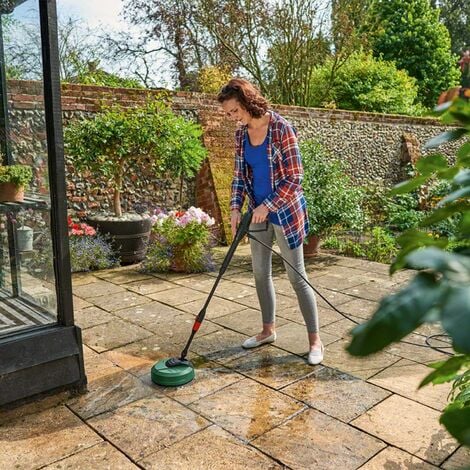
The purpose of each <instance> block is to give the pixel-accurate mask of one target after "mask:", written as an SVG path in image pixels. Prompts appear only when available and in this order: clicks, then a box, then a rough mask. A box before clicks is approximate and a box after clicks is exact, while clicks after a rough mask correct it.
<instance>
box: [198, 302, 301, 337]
mask: <svg viewBox="0 0 470 470" xmlns="http://www.w3.org/2000/svg"><path fill="white" fill-rule="evenodd" d="M242 308H244V307H242ZM207 317H208V318H213V320H212V321H213V322H214V323H217V324H218V325H220V326H223V327H225V328H229V329H230V330H234V331H238V332H240V333H243V334H245V335H249V336H254V335H256V334H258V333H259V329H260V328H259V325H260V321H261V312H260V311H259V310H254V309H252V308H245V309H244V310H242V311H237V312H235V313H230V314H228V315H223V316H216V317H214V315H210V313H209V311H208V314H207ZM287 323H288V320H286V319H284V318H281V317H279V316H278V317H277V319H276V327H281V326H283V325H285V324H287ZM304 330H305V327H304Z"/></svg>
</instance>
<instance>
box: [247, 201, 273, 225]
mask: <svg viewBox="0 0 470 470" xmlns="http://www.w3.org/2000/svg"><path fill="white" fill-rule="evenodd" d="M268 215H269V210H268V208H267V207H266V206H265V205H264V204H260V205H259V206H258V207H257V208H256V209H255V210H254V211H253V216H252V217H251V222H252V223H253V224H261V223H263V222H264V221H265V220H266V218H267V217H268Z"/></svg>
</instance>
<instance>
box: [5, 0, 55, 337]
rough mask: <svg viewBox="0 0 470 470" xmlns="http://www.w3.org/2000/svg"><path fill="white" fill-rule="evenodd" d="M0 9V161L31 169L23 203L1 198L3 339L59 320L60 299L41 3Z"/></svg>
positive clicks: (34, 1)
mask: <svg viewBox="0 0 470 470" xmlns="http://www.w3.org/2000/svg"><path fill="white" fill-rule="evenodd" d="M0 8H1V29H2V31H1V33H2V34H1V42H2V43H1V51H0V58H1V69H0V73H1V85H2V86H1V101H2V109H1V111H0V149H1V160H2V162H1V163H2V165H3V166H15V167H16V166H17V165H22V166H26V167H29V168H31V171H32V179H31V181H30V183H29V184H28V185H27V186H26V187H25V190H24V199H23V201H21V202H9V200H8V199H6V197H5V196H2V197H1V198H0V199H2V200H0V338H1V337H5V336H6V335H10V334H16V333H18V332H19V331H23V330H26V329H31V328H39V327H43V326H44V325H50V324H53V323H56V322H57V298H56V287H55V286H56V280H55V272H54V256H53V247H52V236H53V231H52V224H51V198H50V193H49V192H50V185H49V174H48V148H47V130H46V120H45V110H44V82H43V66H42V61H41V57H42V52H41V26H40V15H39V2H38V1H37V0H26V1H11V0H10V1H8V0H7V1H0ZM16 168H19V169H18V170H17V171H24V170H21V168H20V167H16ZM10 173H11V172H10ZM0 178H1V177H0ZM0 181H1V180H0ZM0 184H1V183H0ZM0 194H1V191H0Z"/></svg>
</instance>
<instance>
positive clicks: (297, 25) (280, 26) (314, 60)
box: [266, 0, 330, 106]
mask: <svg viewBox="0 0 470 470" xmlns="http://www.w3.org/2000/svg"><path fill="white" fill-rule="evenodd" d="M321 3H322V2H320V1H319V0H287V1H285V2H283V3H282V4H278V5H277V6H276V7H275V8H274V9H273V13H272V20H271V22H272V26H271V27H270V28H269V29H268V40H269V46H268V47H269V48H268V52H267V77H266V79H267V81H268V83H269V84H268V85H267V86H266V88H267V89H268V90H269V95H270V97H271V98H272V100H274V101H275V102H276V103H285V104H295V105H298V106H307V105H308V99H309V94H310V83H311V76H312V72H313V70H314V68H315V67H316V66H317V65H319V64H321V63H323V62H324V61H325V58H326V57H328V56H329V54H330V45H329V41H328V38H327V27H326V19H327V18H326V15H327V9H324V8H322V5H321Z"/></svg>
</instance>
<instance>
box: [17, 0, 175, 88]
mask: <svg viewBox="0 0 470 470" xmlns="http://www.w3.org/2000/svg"><path fill="white" fill-rule="evenodd" d="M56 4H57V14H58V17H59V19H62V20H66V19H68V18H73V19H81V20H83V21H84V22H85V23H86V24H87V25H88V26H89V27H91V28H92V30H94V31H97V32H103V31H106V32H112V31H123V30H125V31H128V32H133V34H134V35H135V36H136V37H138V35H139V31H138V30H137V29H136V27H132V26H130V25H129V24H128V23H126V22H125V21H124V19H123V18H122V15H121V12H122V9H123V4H124V2H123V0H80V1H77V0H56ZM14 14H15V17H16V18H17V19H19V20H21V21H26V22H27V21H28V20H29V21H32V22H33V23H36V22H37V21H38V12H37V1H26V2H25V3H24V4H22V5H20V6H19V7H18V8H17V9H16V10H15V13H14ZM158 62H162V63H163V64H165V62H166V64H167V65H166V66H162V67H156V68H155V69H156V75H152V78H153V79H154V83H155V85H156V86H167V87H168V86H169V87H171V86H172V82H173V81H172V79H171V69H170V68H169V66H168V61H167V60H166V61H165V60H164V59H163V58H160V59H158ZM101 65H102V66H104V68H105V69H106V70H107V71H109V72H115V73H120V68H122V67H119V65H120V64H116V63H107V62H103V63H102V64H101ZM121 65H122V64H121Z"/></svg>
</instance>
